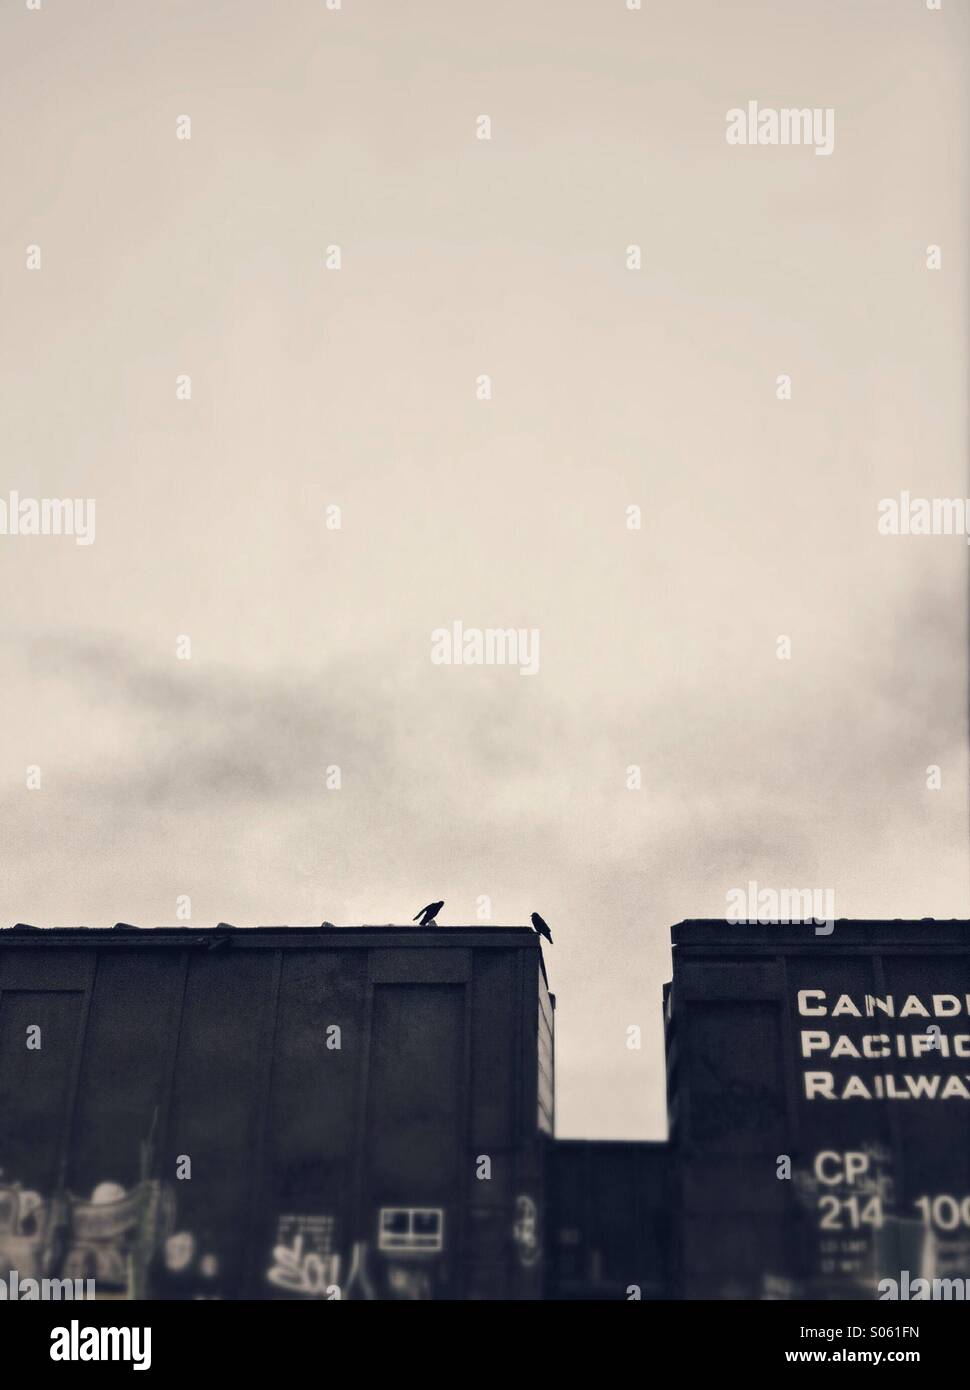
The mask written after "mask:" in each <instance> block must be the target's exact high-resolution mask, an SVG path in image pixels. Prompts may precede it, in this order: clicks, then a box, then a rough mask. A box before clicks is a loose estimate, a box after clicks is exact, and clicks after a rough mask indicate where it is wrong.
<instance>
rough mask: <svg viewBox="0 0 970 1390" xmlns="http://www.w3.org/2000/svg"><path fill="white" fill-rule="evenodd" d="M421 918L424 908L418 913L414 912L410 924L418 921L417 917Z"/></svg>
mask: <svg viewBox="0 0 970 1390" xmlns="http://www.w3.org/2000/svg"><path fill="white" fill-rule="evenodd" d="M423 916H424V908H422V909H421V911H420V912H416V913H415V914H414V916H413V917H412V918H411V921H412V922H416V921H417V920H418V918H419V917H423Z"/></svg>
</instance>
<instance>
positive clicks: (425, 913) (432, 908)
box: [411, 899, 445, 927]
mask: <svg viewBox="0 0 970 1390" xmlns="http://www.w3.org/2000/svg"><path fill="white" fill-rule="evenodd" d="M444 905H445V904H444V899H442V901H441V902H440V903H428V906H427V907H423V908H422V909H421V911H420V912H418V913H415V915H414V916H413V917H412V918H411V921H412V922H418V918H419V917H420V918H421V921H420V922H418V926H419V927H433V926H434V924H435V921H434V919H435V918H436V917H437V915H438V913H439V912H440V911H441V909H442V908H443V907H444Z"/></svg>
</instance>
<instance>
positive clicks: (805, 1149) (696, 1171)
mask: <svg viewBox="0 0 970 1390" xmlns="http://www.w3.org/2000/svg"><path fill="white" fill-rule="evenodd" d="M672 935H673V962H674V964H673V979H672V982H671V984H670V985H669V986H667V989H666V992H665V1027H666V1047H667V1089H668V1108H669V1114H670V1131H671V1142H672V1149H673V1152H672V1155H671V1163H672V1169H673V1171H674V1173H675V1174H676V1192H677V1212H676V1227H677V1230H678V1233H679V1239H678V1240H677V1242H676V1244H675V1250H676V1264H677V1269H676V1275H675V1278H676V1284H677V1287H678V1290H679V1292H680V1294H681V1295H682V1296H684V1297H688V1298H730V1297H737V1298H752V1297H781V1298H785V1297H810V1298H835V1297H839V1298H844V1297H857V1298H879V1297H884V1298H891V1297H894V1296H896V1294H898V1290H899V1288H900V1287H901V1281H902V1279H903V1275H904V1274H905V1275H906V1276H907V1278H908V1281H909V1287H910V1288H912V1287H913V1281H914V1280H916V1279H917V1278H923V1279H927V1280H929V1281H932V1279H933V1278H938V1279H951V1280H952V1279H965V1278H968V1277H970V923H966V922H950V923H940V922H931V921H927V922H905V921H896V922H862V921H838V922H836V923H835V926H834V930H833V931H831V932H829V931H828V929H827V928H826V929H823V930H818V929H817V928H816V926H814V925H770V924H763V925H746V924H738V923H733V922H720V921H692V922H682V923H680V924H679V925H678V926H675V927H674V928H673V929H672ZM921 1287H922V1286H921ZM926 1287H927V1290H929V1289H930V1288H931V1287H932V1285H931V1284H930V1285H928V1286H926ZM951 1287H957V1286H956V1285H953V1286H951ZM894 1290H895V1292H894Z"/></svg>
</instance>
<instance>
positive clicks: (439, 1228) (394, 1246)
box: [377, 1207, 445, 1254]
mask: <svg viewBox="0 0 970 1390" xmlns="http://www.w3.org/2000/svg"><path fill="white" fill-rule="evenodd" d="M444 1246H445V1213H444V1210H443V1208H441V1207H381V1211H380V1217H379V1220H378V1236H377V1248H378V1250H395V1251H404V1250H409V1251H412V1252H418V1251H424V1252H426V1253H428V1254H435V1253H437V1252H438V1251H441V1250H443V1249H444Z"/></svg>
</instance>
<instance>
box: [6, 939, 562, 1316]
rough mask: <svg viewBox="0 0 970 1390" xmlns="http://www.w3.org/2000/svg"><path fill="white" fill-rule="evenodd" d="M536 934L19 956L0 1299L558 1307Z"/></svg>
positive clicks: (38, 949)
mask: <svg viewBox="0 0 970 1390" xmlns="http://www.w3.org/2000/svg"><path fill="white" fill-rule="evenodd" d="M552 1018H553V1015H552V1005H551V1001H550V997H549V994H548V990H547V986H546V978H545V969H544V966H543V962H542V955H541V951H540V949H539V941H538V938H537V936H536V934H535V933H534V932H533V931H531V930H527V929H524V928H506V927H494V928H489V929H480V928H446V927H435V928H428V929H424V930H421V929H416V928H398V927H360V928H356V927H355V928H331V927H326V928H319V929H318V928H289V927H273V928H259V929H253V930H235V929H206V930H199V929H194V928H181V929H175V930H172V929H158V930H137V929H134V928H127V929H126V928H115V929H113V930H105V931H101V930H85V929H76V930H67V931H60V930H57V931H53V930H50V931H48V930H35V929H32V928H15V929H11V930H8V931H3V932H2V933H0V1274H4V1271H7V1272H8V1273H9V1272H11V1271H14V1270H15V1271H17V1274H18V1277H19V1278H20V1279H21V1281H22V1280H23V1279H28V1278H43V1277H62V1278H76V1279H91V1278H93V1279H94V1280H95V1285H96V1289H97V1294H98V1296H99V1297H102V1298H110V1297H117V1298H131V1297H136V1298H137V1297H143V1296H145V1297H149V1296H150V1297H161V1298H241V1297H246V1298H273V1297H296V1298H319V1299H327V1298H336V1297H341V1298H400V1299H424V1298H531V1297H537V1296H540V1295H541V1292H542V1288H541V1280H542V1272H543V1266H542V1261H541V1259H540V1255H541V1249H542V1240H543V1232H542V1230H541V1213H542V1211H543V1208H544V1192H543V1158H544V1154H545V1151H546V1139H547V1136H548V1135H549V1134H551V1131H552V1094H553V1071H552V1068H553V1062H552V1056H553V1047H552Z"/></svg>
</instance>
